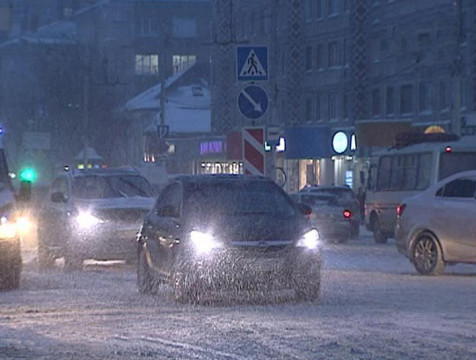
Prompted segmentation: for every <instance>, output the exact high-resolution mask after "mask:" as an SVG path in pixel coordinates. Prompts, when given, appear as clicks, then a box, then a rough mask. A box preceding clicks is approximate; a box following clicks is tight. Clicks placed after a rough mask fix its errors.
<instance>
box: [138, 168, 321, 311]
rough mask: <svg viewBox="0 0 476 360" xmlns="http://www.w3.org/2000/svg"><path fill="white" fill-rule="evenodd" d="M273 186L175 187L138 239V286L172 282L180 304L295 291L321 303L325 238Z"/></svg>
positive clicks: (256, 182) (186, 182)
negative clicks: (210, 296)
mask: <svg viewBox="0 0 476 360" xmlns="http://www.w3.org/2000/svg"><path fill="white" fill-rule="evenodd" d="M306 210H307V211H310V209H309V207H306V206H296V205H295V204H294V203H293V202H292V201H291V199H290V198H289V197H288V196H287V195H286V193H285V192H284V191H283V190H282V189H281V188H280V187H279V186H278V185H277V184H276V183H274V182H273V181H271V180H269V179H267V178H264V177H255V176H244V175H188V176H185V175H184V176H179V177H176V178H175V179H174V180H173V181H171V182H170V183H169V184H168V185H167V186H166V187H165V188H164V189H163V190H162V191H161V193H160V195H159V197H158V200H157V203H156V205H155V207H154V208H153V210H152V211H150V212H149V214H148V215H147V216H146V219H145V221H144V225H143V226H142V228H141V231H140V233H139V236H138V242H139V249H138V250H139V261H138V269H137V277H138V287H139V291H140V292H141V293H149V292H154V291H155V290H156V287H157V285H158V284H159V283H161V282H163V283H169V284H170V285H171V286H172V287H173V289H174V295H175V298H176V300H178V301H192V302H195V301H199V300H200V298H201V297H202V296H203V295H204V294H205V293H206V292H209V293H210V292H213V291H214V290H231V291H240V290H251V291H253V290H260V291H265V292H267V291H272V290H278V289H293V290H295V294H296V296H297V298H298V299H302V300H317V299H318V298H319V287H320V266H321V259H320V246H319V234H318V232H317V230H315V229H313V228H312V227H311V225H310V223H309V221H308V220H307V219H306V217H305V216H304V213H305V211H306Z"/></svg>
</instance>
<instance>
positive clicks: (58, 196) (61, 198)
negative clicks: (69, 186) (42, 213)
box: [51, 191, 66, 203]
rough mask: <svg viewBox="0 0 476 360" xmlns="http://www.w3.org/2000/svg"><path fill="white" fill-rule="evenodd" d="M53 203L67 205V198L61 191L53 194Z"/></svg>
mask: <svg viewBox="0 0 476 360" xmlns="http://www.w3.org/2000/svg"><path fill="white" fill-rule="evenodd" d="M51 201H53V202H54V203H65V202H66V196H65V195H64V194H63V193H62V192H61V191H56V192H54V193H52V194H51Z"/></svg>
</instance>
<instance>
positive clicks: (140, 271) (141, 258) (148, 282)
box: [137, 244, 157, 294]
mask: <svg viewBox="0 0 476 360" xmlns="http://www.w3.org/2000/svg"><path fill="white" fill-rule="evenodd" d="M137 287H138V289H139V293H141V294H152V293H156V292H157V281H155V279H154V276H153V274H152V271H151V269H150V266H149V263H148V261H147V254H146V251H145V249H144V245H143V244H139V245H138V260H137Z"/></svg>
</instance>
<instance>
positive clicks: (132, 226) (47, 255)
mask: <svg viewBox="0 0 476 360" xmlns="http://www.w3.org/2000/svg"><path fill="white" fill-rule="evenodd" d="M155 197H156V192H155V191H154V189H153V187H152V186H151V185H150V183H149V182H148V181H147V180H146V179H145V178H144V177H143V176H142V175H140V174H139V172H137V171H134V170H127V169H87V170H69V171H64V172H62V173H61V174H59V175H58V176H56V177H55V178H54V179H53V181H52V183H51V186H50V189H49V195H48V198H47V199H46V201H45V203H44V206H43V207H42V208H41V209H40V211H39V214H38V260H39V264H40V267H42V268H48V267H51V266H53V265H54V261H55V259H56V258H58V257H64V261H65V268H67V269H80V268H81V266H82V264H83V260H85V259H97V260H116V259H121V260H126V261H129V262H135V261H136V259H137V246H136V242H135V240H136V236H137V232H138V231H139V229H140V226H141V224H142V221H143V218H144V216H145V214H146V213H147V212H148V211H149V210H150V209H151V208H152V206H153V205H154V201H155Z"/></svg>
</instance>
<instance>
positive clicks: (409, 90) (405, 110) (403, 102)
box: [400, 85, 413, 114]
mask: <svg viewBox="0 0 476 360" xmlns="http://www.w3.org/2000/svg"><path fill="white" fill-rule="evenodd" d="M400 112H401V113H402V114H411V113H412V112H413V86H412V85H403V86H402V87H401V88H400Z"/></svg>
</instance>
